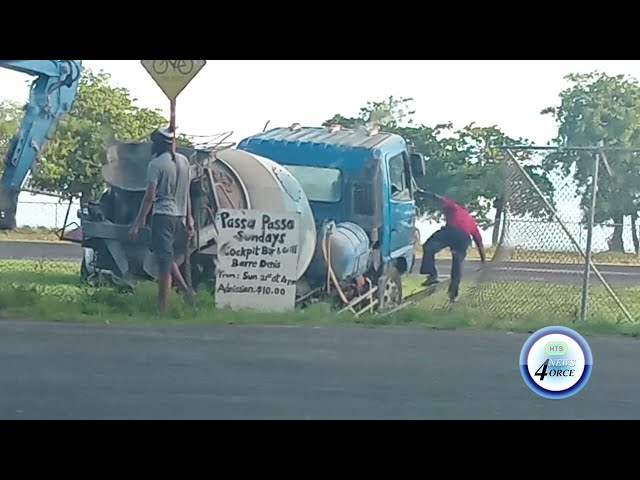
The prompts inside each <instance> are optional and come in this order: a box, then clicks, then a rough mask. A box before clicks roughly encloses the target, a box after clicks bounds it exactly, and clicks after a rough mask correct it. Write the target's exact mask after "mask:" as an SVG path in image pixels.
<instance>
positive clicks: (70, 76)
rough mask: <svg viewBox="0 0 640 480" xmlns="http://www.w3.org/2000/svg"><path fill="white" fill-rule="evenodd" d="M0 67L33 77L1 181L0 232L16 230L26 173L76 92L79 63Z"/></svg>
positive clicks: (0, 62)
mask: <svg viewBox="0 0 640 480" xmlns="http://www.w3.org/2000/svg"><path fill="white" fill-rule="evenodd" d="M0 67H2V68H8V69H10V70H15V71H17V72H21V73H26V74H28V75H32V76H35V77H36V79H35V80H34V81H33V83H32V84H31V91H30V94H29V103H27V105H26V109H25V114H24V119H23V120H22V125H21V126H20V130H19V132H18V134H17V135H16V136H15V137H14V139H13V140H12V142H11V145H10V146H9V149H8V152H7V157H6V158H5V170H4V174H3V175H2V179H0V230H10V229H14V228H15V227H16V209H17V207H18V195H19V193H20V189H21V188H22V186H23V183H24V181H25V179H26V178H27V175H28V174H29V171H30V170H31V168H32V167H33V166H34V164H35V162H36V161H37V160H38V158H39V156H40V154H41V153H42V152H43V151H44V147H45V146H46V143H47V141H48V140H50V139H51V137H52V136H53V134H54V133H55V130H56V127H57V126H58V122H59V121H60V118H61V117H62V115H63V114H65V113H67V112H68V111H69V110H70V109H71V105H72V104H73V101H74V99H75V97H76V93H77V91H78V84H79V82H80V74H81V72H82V60H0Z"/></svg>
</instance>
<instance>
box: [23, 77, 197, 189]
mask: <svg viewBox="0 0 640 480" xmlns="http://www.w3.org/2000/svg"><path fill="white" fill-rule="evenodd" d="M134 102H135V99H134V98H132V97H131V93H130V92H129V90H127V89H126V88H122V87H114V86H112V85H111V84H110V75H109V74H107V73H104V72H99V73H97V74H94V73H93V72H91V71H90V70H84V71H83V73H82V78H81V79H80V85H79V88H78V94H77V96H76V98H75V101H74V103H73V106H72V108H71V111H70V112H69V113H68V114H66V115H64V116H63V117H62V120H61V121H60V124H59V125H58V128H57V131H56V133H55V135H54V137H53V139H52V140H51V141H50V142H49V144H48V145H47V147H46V149H45V151H44V154H43V157H42V158H41V159H40V161H39V162H38V164H37V165H36V167H35V168H34V170H33V172H32V177H31V185H32V186H33V187H34V188H36V189H39V190H42V191H46V192H52V193H57V194H60V195H62V196H64V197H71V196H81V197H82V198H83V201H86V200H87V199H91V198H95V197H96V196H98V195H99V194H100V193H101V192H102V191H103V190H104V188H105V182H104V179H103V178H102V174H101V168H102V165H103V164H104V162H105V159H106V149H107V145H108V144H109V142H110V141H112V140H142V139H146V138H148V135H149V134H150V133H151V132H152V131H153V130H154V129H155V128H157V127H160V126H166V125H167V123H168V122H167V120H166V119H165V118H164V117H163V116H162V115H161V114H160V113H159V111H158V110H151V109H147V108H141V107H138V106H136V105H135V104H134ZM179 143H180V144H183V145H184V144H189V142H188V141H187V140H186V138H185V137H184V136H180V138H179Z"/></svg>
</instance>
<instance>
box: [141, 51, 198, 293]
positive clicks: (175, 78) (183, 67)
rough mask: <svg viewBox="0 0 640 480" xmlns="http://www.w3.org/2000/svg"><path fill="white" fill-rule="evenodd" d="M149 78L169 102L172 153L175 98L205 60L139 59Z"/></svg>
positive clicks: (188, 269) (188, 265)
mask: <svg viewBox="0 0 640 480" xmlns="http://www.w3.org/2000/svg"><path fill="white" fill-rule="evenodd" d="M140 63H142V66H143V67H144V68H145V70H146V71H147V72H149V75H151V78H153V80H154V81H155V82H156V83H157V84H158V86H159V87H160V89H161V90H162V91H163V92H164V94H165V95H166V96H167V98H168V99H169V101H170V102H171V119H170V125H171V130H172V131H173V153H174V154H175V153H176V98H178V95H180V93H181V92H182V91H183V90H184V89H185V87H186V86H187V85H189V83H190V82H191V80H193V79H194V77H195V76H196V75H197V74H198V73H199V72H200V70H202V67H204V66H205V65H206V64H207V61H206V60H141V61H140ZM185 270H186V272H187V275H186V276H185V281H186V282H187V285H188V286H189V287H191V262H190V254H189V249H187V255H186V258H185Z"/></svg>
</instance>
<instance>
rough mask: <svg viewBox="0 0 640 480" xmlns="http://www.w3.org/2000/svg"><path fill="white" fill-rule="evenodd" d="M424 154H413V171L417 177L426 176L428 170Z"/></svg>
mask: <svg viewBox="0 0 640 480" xmlns="http://www.w3.org/2000/svg"><path fill="white" fill-rule="evenodd" d="M425 163H426V162H425V160H424V156H423V155H422V154H421V153H412V154H411V171H412V172H413V175H414V176H415V177H416V178H419V177H424V176H425V175H426V174H427V172H426V165H425Z"/></svg>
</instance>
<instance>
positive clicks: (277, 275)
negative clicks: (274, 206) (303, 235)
mask: <svg viewBox="0 0 640 480" xmlns="http://www.w3.org/2000/svg"><path fill="white" fill-rule="evenodd" d="M299 225H300V214H296V213H286V214H283V213H271V212H263V211H260V210H230V209H221V210H219V211H218V213H217V214H216V226H217V228H218V265H217V268H216V295H215V297H216V305H217V306H219V307H229V308H232V309H234V310H237V309H250V310H262V311H272V312H283V311H287V310H293V309H294V307H295V295H296V280H295V279H296V272H297V265H298V251H299V247H298V242H299V238H300V235H299Z"/></svg>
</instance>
